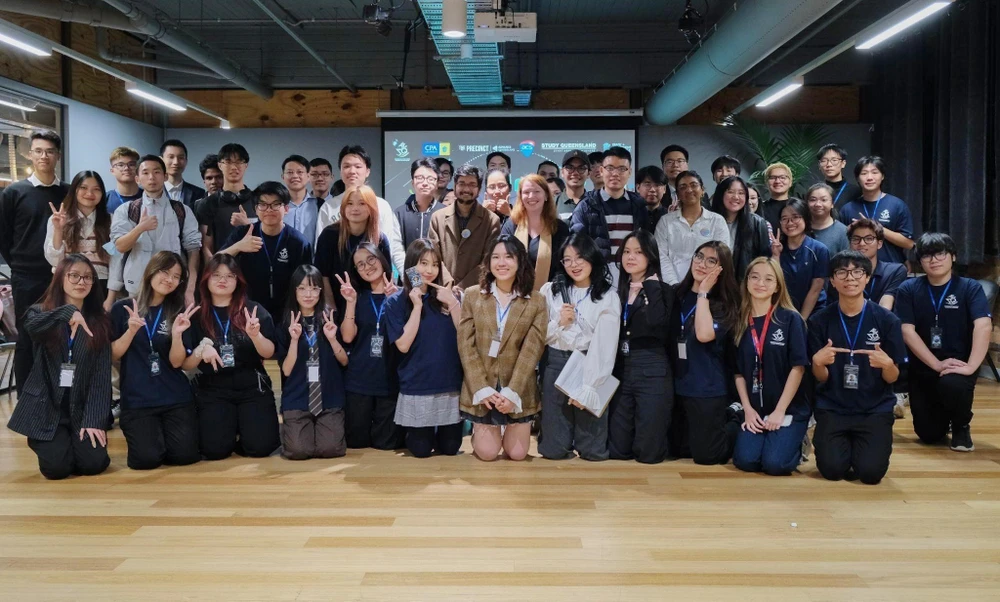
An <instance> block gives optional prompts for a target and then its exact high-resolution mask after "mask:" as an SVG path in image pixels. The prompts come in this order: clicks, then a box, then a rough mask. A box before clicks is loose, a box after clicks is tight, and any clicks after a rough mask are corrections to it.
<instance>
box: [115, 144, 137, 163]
mask: <svg viewBox="0 0 1000 602" xmlns="http://www.w3.org/2000/svg"><path fill="white" fill-rule="evenodd" d="M122 157H128V158H129V159H133V160H135V161H138V160H139V151H137V150H135V149H134V148H130V147H128V146H119V147H118V148H116V149H115V150H113V151H111V158H110V159H108V160H109V161H110V162H111V163H114V162H115V159H120V158H122Z"/></svg>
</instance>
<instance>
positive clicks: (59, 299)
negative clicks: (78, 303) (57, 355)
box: [38, 253, 111, 352]
mask: <svg viewBox="0 0 1000 602" xmlns="http://www.w3.org/2000/svg"><path fill="white" fill-rule="evenodd" d="M77 265H79V266H82V267H83V270H84V271H86V272H87V273H88V274H89V275H90V277H91V282H92V284H91V286H90V292H89V293H88V294H87V296H86V297H85V298H84V300H83V308H82V309H81V310H80V313H81V314H82V315H83V319H84V320H86V322H87V326H89V327H90V331H91V332H93V333H94V336H93V337H91V339H90V341H88V343H87V344H88V346H89V347H90V348H91V349H100V348H101V347H104V346H106V345H107V344H108V343H110V342H111V321H110V320H109V319H108V314H106V313H104V297H102V296H101V291H100V288H101V287H100V286H99V285H98V282H97V270H96V269H95V268H94V264H92V263H91V262H90V260H89V259H87V258H86V257H85V256H84V255H80V254H79V253H70V254H69V255H66V256H65V257H63V258H62V261H60V262H59V265H57V266H56V269H55V273H54V274H52V281H51V282H49V287H48V288H47V289H45V293H44V294H43V295H42V297H41V299H39V300H38V305H40V306H41V309H42V311H52V310H53V309H58V308H60V307H62V306H63V305H66V303H67V301H66V289H65V288H64V287H63V279H64V278H65V277H66V274H68V273H69V271H70V269H71V268H73V266H77ZM80 332H83V329H82V328H81V329H79V330H78V332H77V335H79V333H80ZM65 336H66V331H64V330H61V329H58V328H53V329H52V330H50V331H49V332H47V333H45V334H44V335H42V339H43V340H44V343H45V345H46V346H47V347H48V348H49V350H50V351H54V352H58V351H59V350H60V349H62V341H64V340H65V338H64V337H65Z"/></svg>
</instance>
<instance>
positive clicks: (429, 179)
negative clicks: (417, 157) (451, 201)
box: [413, 176, 441, 184]
mask: <svg viewBox="0 0 1000 602" xmlns="http://www.w3.org/2000/svg"><path fill="white" fill-rule="evenodd" d="M440 179H441V178H440V176H413V183H414V184H423V183H424V182H437V181H438V180H440Z"/></svg>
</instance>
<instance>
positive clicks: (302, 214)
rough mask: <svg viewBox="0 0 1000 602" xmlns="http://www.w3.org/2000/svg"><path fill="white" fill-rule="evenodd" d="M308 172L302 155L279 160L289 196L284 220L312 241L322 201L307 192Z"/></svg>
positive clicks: (307, 165)
mask: <svg viewBox="0 0 1000 602" xmlns="http://www.w3.org/2000/svg"><path fill="white" fill-rule="evenodd" d="M309 174H310V171H309V160H308V159H306V158H305V157H303V156H302V155H290V156H288V157H287V158H286V159H285V160H284V161H282V162H281V181H282V182H284V183H285V188H287V189H288V195H289V197H290V198H291V202H290V203H289V204H288V207H287V209H288V211H287V215H286V217H285V221H287V222H288V225H289V226H291V227H293V228H295V229H296V230H298V232H299V234H301V235H302V236H304V237H305V239H306V240H309V241H313V240H316V222H317V221H318V220H319V208H320V206H321V205H322V204H323V201H322V200H320V199H318V198H316V197H314V196H310V195H309V194H307V192H306V185H307V184H308V183H309V179H310V177H309ZM265 305H266V304H265Z"/></svg>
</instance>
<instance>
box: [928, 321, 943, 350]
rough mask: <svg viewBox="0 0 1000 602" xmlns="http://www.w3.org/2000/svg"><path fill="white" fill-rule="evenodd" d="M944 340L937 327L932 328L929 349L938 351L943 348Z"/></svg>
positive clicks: (940, 330) (941, 332)
mask: <svg viewBox="0 0 1000 602" xmlns="http://www.w3.org/2000/svg"><path fill="white" fill-rule="evenodd" d="M943 338H944V331H943V330H942V329H941V327H939V326H934V327H932V328H931V349H940V348H941V347H942V346H943V341H942V339H943Z"/></svg>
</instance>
